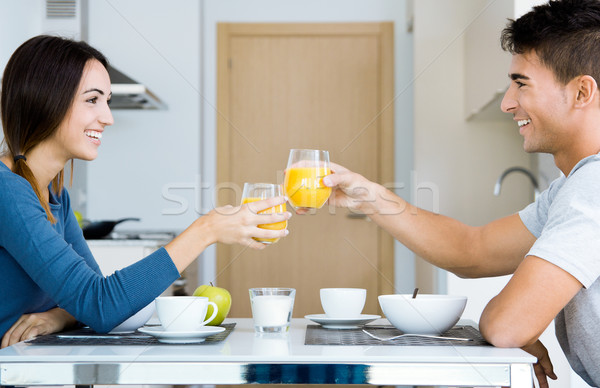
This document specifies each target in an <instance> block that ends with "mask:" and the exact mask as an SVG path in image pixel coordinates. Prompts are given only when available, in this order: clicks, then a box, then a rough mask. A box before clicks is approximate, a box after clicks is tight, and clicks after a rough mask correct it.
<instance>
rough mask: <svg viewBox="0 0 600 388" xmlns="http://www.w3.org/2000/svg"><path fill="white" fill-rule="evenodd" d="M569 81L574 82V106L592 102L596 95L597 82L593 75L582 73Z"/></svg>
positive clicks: (583, 105) (581, 106)
mask: <svg viewBox="0 0 600 388" xmlns="http://www.w3.org/2000/svg"><path fill="white" fill-rule="evenodd" d="M571 82H575V84H574V86H575V88H576V92H577V97H576V98H575V107H576V108H583V107H585V106H587V105H589V104H590V103H592V102H593V101H594V100H595V98H596V96H597V95H598V84H597V83H596V80H595V79H594V77H591V76H589V75H582V76H579V77H577V78H576V79H574V80H573V81H571Z"/></svg>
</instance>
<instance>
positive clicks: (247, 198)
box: [242, 183, 287, 245]
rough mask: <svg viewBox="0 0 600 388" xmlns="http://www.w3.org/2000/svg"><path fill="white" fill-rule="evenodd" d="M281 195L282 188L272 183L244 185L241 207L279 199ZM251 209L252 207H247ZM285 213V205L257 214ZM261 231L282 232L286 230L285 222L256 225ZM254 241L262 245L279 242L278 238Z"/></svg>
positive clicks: (257, 238) (258, 238)
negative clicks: (264, 200)
mask: <svg viewBox="0 0 600 388" xmlns="http://www.w3.org/2000/svg"><path fill="white" fill-rule="evenodd" d="M282 195H283V188H282V187H281V185H275V184H272V183H244V191H243V193H242V205H244V204H251V203H254V202H257V201H260V200H263V199H267V198H273V197H279V196H282ZM249 207H252V205H249ZM285 211H286V206H285V203H283V204H281V205H278V206H274V207H271V208H268V209H264V210H260V211H258V214H265V215H266V214H272V213H279V214H282V213H284V212H285ZM258 227H259V228H261V229H270V230H282V229H286V228H287V220H286V221H280V222H276V223H268V222H267V223H264V224H260V225H258ZM254 240H256V241H258V242H261V243H263V244H266V245H269V244H275V243H276V242H277V241H279V238H260V237H254Z"/></svg>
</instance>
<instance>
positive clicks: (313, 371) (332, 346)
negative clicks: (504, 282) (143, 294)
mask: <svg viewBox="0 0 600 388" xmlns="http://www.w3.org/2000/svg"><path fill="white" fill-rule="evenodd" d="M295 292H296V290H294V289H289V288H257V289H251V290H249V295H250V303H251V306H252V314H253V317H252V318H227V319H225V320H224V321H222V322H220V323H219V324H218V325H214V326H212V325H209V323H210V322H211V320H212V319H214V317H215V316H216V312H217V310H218V306H216V305H209V303H210V301H209V300H208V299H209V298H207V297H201V296H176V297H159V298H157V299H156V301H155V305H156V313H157V318H151V319H150V320H149V321H148V322H145V324H143V326H141V327H139V328H137V330H133V331H131V332H119V333H107V334H98V333H94V332H93V331H92V330H91V329H89V328H81V329H77V330H73V331H69V332H62V333H56V334H51V335H46V336H41V337H37V338H35V339H31V340H27V341H24V342H20V343H18V344H15V345H13V346H10V347H7V348H5V349H2V350H0V384H1V385H14V386H36V385H38V386H41V385H78V386H93V385H98V384H102V385H104V384H106V385H126V384H144V385H145V384H168V385H181V384H184V385H188V384H211V385H212V384H317V385H324V384H372V385H409V386H422V385H428V386H473V387H475V386H477V387H484V386H490V387H493V386H502V387H518V388H524V387H527V388H530V387H533V368H532V365H533V363H534V362H535V361H536V359H535V357H533V356H532V355H530V354H528V353H526V352H525V351H523V350H521V349H514V348H497V347H494V346H492V345H490V344H488V343H487V342H486V341H485V340H484V339H483V338H482V337H481V334H480V333H479V331H478V329H477V325H476V324H475V322H472V321H468V320H460V315H461V314H462V311H463V310H464V306H465V303H466V298H464V297H453V296H449V295H418V296H416V297H413V296H414V295H408V294H406V295H404V294H395V295H381V296H379V298H378V299H379V302H380V306H381V307H382V311H383V312H384V315H385V317H381V316H379V315H370V314H362V308H363V306H364V298H365V297H366V290H364V289H358V288H326V289H321V290H320V295H321V303H322V305H323V310H324V311H325V313H324V314H311V315H307V316H306V317H304V318H292V313H293V301H294V299H293V298H294V295H295ZM415 294H416V292H415ZM341 301H345V302H341ZM453 301H454V305H455V308H457V310H455V309H453V308H452V307H451V306H452V305H453ZM209 306H211V307H213V308H212V311H208V310H209V309H208V307H209ZM384 306H385V307H384ZM448 306H450V307H448ZM326 307H327V308H326ZM353 310H354V312H352V311H353ZM411 311H412V313H411ZM440 311H441V312H443V313H444V314H438V313H439V312H440ZM340 314H341V315H340ZM194 316H195V317H196V319H194V318H193V317H194ZM198 316H199V317H200V319H198V318H197V317H198ZM190 325H191V326H190ZM411 325H412V329H410V328H409V327H411ZM401 329H404V330H401Z"/></svg>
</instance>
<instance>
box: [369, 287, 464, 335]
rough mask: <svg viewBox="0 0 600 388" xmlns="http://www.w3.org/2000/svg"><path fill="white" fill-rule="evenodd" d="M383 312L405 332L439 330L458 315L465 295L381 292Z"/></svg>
mask: <svg viewBox="0 0 600 388" xmlns="http://www.w3.org/2000/svg"><path fill="white" fill-rule="evenodd" d="M378 299H379V305H380V306H381V309H382V310H383V314H385V317H386V318H387V319H388V321H390V323H391V324H392V325H394V327H395V328H396V329H398V330H401V331H402V332H404V333H407V334H441V333H443V332H445V331H448V330H449V329H451V328H452V327H453V326H454V325H455V324H456V322H458V320H459V319H460V316H461V315H462V313H463V311H464V310H465V306H466V304H467V297H466V296H452V295H423V294H419V295H417V297H416V298H414V299H413V297H412V295H408V294H407V295H401V294H394V295H380V296H379V298H378Z"/></svg>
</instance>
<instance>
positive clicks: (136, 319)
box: [110, 301, 156, 334]
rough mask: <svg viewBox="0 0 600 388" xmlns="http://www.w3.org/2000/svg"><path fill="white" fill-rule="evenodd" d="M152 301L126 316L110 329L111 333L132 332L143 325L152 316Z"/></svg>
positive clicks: (153, 305)
mask: <svg viewBox="0 0 600 388" xmlns="http://www.w3.org/2000/svg"><path fill="white" fill-rule="evenodd" d="M155 308H156V307H155V304H154V301H152V303H150V304H148V305H147V306H146V307H144V308H143V309H141V310H140V311H138V312H137V313H135V314H133V315H132V316H131V317H129V318H127V319H126V320H125V321H123V323H121V324H120V325H119V326H117V327H115V328H114V329H112V330H111V331H110V333H111V334H123V333H133V332H134V331H136V330H137V329H139V328H140V327H142V326H144V325H145V324H146V322H148V320H149V319H150V317H152V314H154V310H155Z"/></svg>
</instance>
